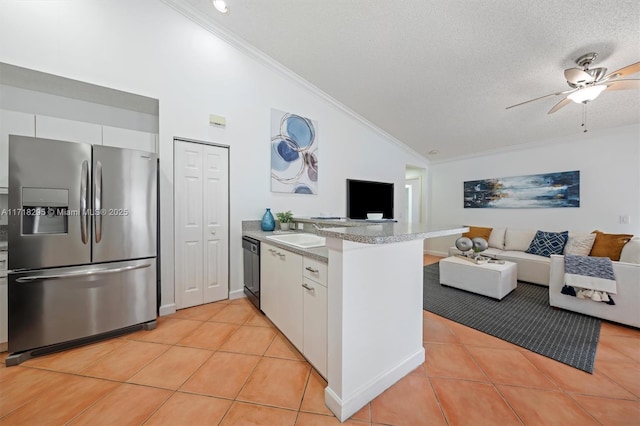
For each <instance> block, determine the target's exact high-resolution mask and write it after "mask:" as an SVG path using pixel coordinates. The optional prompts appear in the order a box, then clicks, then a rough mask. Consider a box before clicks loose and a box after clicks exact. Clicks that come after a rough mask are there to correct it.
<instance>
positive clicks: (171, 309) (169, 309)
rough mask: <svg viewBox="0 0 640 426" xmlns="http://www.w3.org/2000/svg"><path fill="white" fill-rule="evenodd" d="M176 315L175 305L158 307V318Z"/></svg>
mask: <svg viewBox="0 0 640 426" xmlns="http://www.w3.org/2000/svg"><path fill="white" fill-rule="evenodd" d="M175 313H176V304H175V303H169V304H167V305H162V306H160V316H161V317H164V316H166V315H171V314H175Z"/></svg>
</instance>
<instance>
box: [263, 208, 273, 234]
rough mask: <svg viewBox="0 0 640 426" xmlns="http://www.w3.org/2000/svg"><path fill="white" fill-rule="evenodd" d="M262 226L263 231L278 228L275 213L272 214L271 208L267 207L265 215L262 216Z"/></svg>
mask: <svg viewBox="0 0 640 426" xmlns="http://www.w3.org/2000/svg"><path fill="white" fill-rule="evenodd" d="M260 227H261V228H262V230H263V231H273V230H274V229H276V221H275V220H274V219H273V215H272V214H271V209H267V211H266V212H264V216H262V223H261V224H260Z"/></svg>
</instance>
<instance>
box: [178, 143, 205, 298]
mask: <svg viewBox="0 0 640 426" xmlns="http://www.w3.org/2000/svg"><path fill="white" fill-rule="evenodd" d="M202 147H203V145H200V144H195V143H188V142H181V141H176V142H175V145H174V157H173V170H174V172H173V173H174V182H173V184H174V197H173V201H174V203H175V204H174V216H175V241H174V244H175V289H176V290H175V291H176V307H177V308H178V309H182V308H188V307H189V306H195V305H201V304H202V303H203V301H204V296H203V294H204V292H203V289H202V286H203V281H204V277H203V269H202V268H203V265H204V262H203V250H202V246H203V244H202V234H203V229H204V227H203V226H202V204H203V200H202V187H203V184H202V176H203V171H202V168H203V166H202Z"/></svg>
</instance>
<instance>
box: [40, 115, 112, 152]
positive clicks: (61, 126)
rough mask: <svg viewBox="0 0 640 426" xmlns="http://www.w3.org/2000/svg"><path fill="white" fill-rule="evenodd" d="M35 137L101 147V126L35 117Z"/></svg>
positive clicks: (54, 118)
mask: <svg viewBox="0 0 640 426" xmlns="http://www.w3.org/2000/svg"><path fill="white" fill-rule="evenodd" d="M36 137H39V138H44V139H56V140H60V141H68V142H81V143H90V144H94V145H102V126H101V125H99V124H94V123H86V122H83V121H74V120H65V119H63V118H56V117H47V116H44V115H36Z"/></svg>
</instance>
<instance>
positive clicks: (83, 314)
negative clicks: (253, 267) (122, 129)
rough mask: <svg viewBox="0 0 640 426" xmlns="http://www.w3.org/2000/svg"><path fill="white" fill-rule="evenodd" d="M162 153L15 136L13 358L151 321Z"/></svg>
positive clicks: (11, 360)
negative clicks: (158, 166) (159, 172)
mask: <svg viewBox="0 0 640 426" xmlns="http://www.w3.org/2000/svg"><path fill="white" fill-rule="evenodd" d="M156 172H157V156H156V154H154V153H149V152H143V151H135V150H128V149H120V148H114V147H108V146H101V145H90V144H83V143H71V142H64V141H57V140H50V139H41V138H33V137H23V136H13V135H11V136H9V206H8V208H9V213H10V215H9V273H8V278H9V303H8V309H9V352H13V354H12V355H10V356H9V358H7V365H14V364H18V363H20V362H22V361H24V360H25V359H28V358H30V357H31V356H35V355H39V354H42V353H48V352H52V351H55V350H60V349H63V348H65V347H69V346H73V345H76V344H83V343H86V342H88V341H91V340H95V339H99V338H106V337H110V336H115V335H118V334H122V333H124V332H128V331H131V330H132V329H135V328H141V326H144V325H146V327H147V328H153V327H154V326H155V319H156V312H157V311H156V303H157V302H156V246H157V245H156V238H157V235H156V232H157V229H156V222H157V191H156V187H157V175H156Z"/></svg>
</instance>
